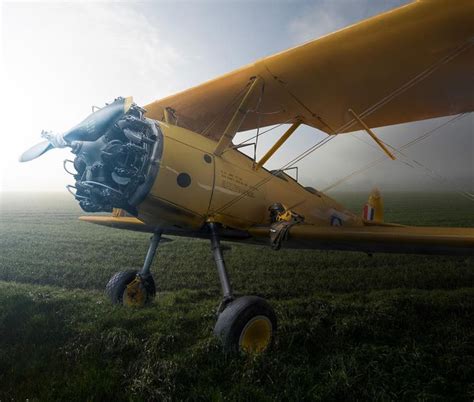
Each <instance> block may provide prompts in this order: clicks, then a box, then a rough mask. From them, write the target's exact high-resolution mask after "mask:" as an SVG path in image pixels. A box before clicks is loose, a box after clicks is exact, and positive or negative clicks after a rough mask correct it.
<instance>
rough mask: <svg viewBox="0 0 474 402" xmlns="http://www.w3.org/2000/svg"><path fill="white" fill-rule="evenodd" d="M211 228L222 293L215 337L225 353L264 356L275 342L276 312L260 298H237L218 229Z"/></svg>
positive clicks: (211, 226) (210, 225)
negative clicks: (233, 290) (261, 354)
mask: <svg viewBox="0 0 474 402" xmlns="http://www.w3.org/2000/svg"><path fill="white" fill-rule="evenodd" d="M209 229H210V231H211V248H212V253H213V256H214V260H215V262H216V266H217V272H218V274H219V279H220V282H221V287H222V293H223V299H222V302H221V304H220V306H219V310H218V313H219V315H218V318H217V322H216V326H215V327H214V334H215V335H216V336H217V337H218V338H219V339H220V340H221V342H222V345H223V347H224V350H225V351H226V352H236V351H240V352H244V353H251V354H253V353H262V352H264V351H266V350H267V349H268V348H269V347H270V346H271V345H272V343H273V341H274V337H275V332H276V329H277V319H276V315H275V312H274V311H273V309H272V307H271V306H270V304H268V302H267V301H266V300H264V299H262V298H261V297H257V296H243V297H239V298H237V299H235V298H234V296H233V293H232V288H231V286H230V281H229V277H228V275H227V270H226V267H225V261H224V258H223V256H222V247H221V245H220V241H219V233H218V227H217V225H216V224H215V223H210V224H209Z"/></svg>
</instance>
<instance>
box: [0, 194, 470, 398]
mask: <svg viewBox="0 0 474 402" xmlns="http://www.w3.org/2000/svg"><path fill="white" fill-rule="evenodd" d="M336 198H337V199H339V200H341V201H342V202H343V203H345V204H346V205H347V206H348V207H350V208H353V209H354V210H359V209H360V207H361V205H362V204H363V203H364V202H365V200H366V195H359V194H355V195H354V194H340V195H338V196H336ZM385 204H386V219H387V221H393V222H399V223H407V224H416V225H451V226H474V214H473V213H472V203H471V202H469V201H467V200H464V199H462V198H459V196H456V195H452V194H425V195H421V194H408V193H397V194H385ZM79 215H81V211H80V210H79V209H78V207H77V206H76V205H75V204H74V202H73V201H72V200H70V199H69V198H67V197H66V196H63V195H54V196H52V195H38V194H36V195H33V194H26V195H25V194H23V195H19V194H16V195H10V196H3V200H2V206H1V216H0V250H1V254H0V400H11V399H13V400H25V399H29V400H30V401H33V400H41V401H53V400H71V401H72V400H78V401H86V400H97V401H99V400H109V401H112V400H113V401H120V400H133V401H145V400H146V401H148V400H160V401H161V400H183V399H190V400H295V401H303V400H322V401H331V400H334V401H342V400H381V401H382V400H440V401H441V400H442V401H444V400H466V401H471V400H472V399H473V398H474V291H473V287H474V260H473V258H462V257H447V256H443V257H436V256H404V255H384V254H377V255H374V256H373V257H371V258H370V257H368V256H366V255H365V254H361V253H342V252H320V251H295V250H280V251H278V252H274V251H272V250H271V249H270V248H266V247H257V246H244V245H239V244H231V246H232V248H231V250H230V251H226V260H227V264H228V268H229V274H230V276H231V278H232V281H233V285H234V287H235V289H236V292H237V294H238V295H245V294H257V295H261V296H263V297H265V298H267V299H268V300H269V301H270V302H271V303H272V305H273V306H274V308H275V310H276V312H277V315H278V318H279V331H278V338H277V342H276V345H275V347H274V349H273V350H272V351H271V353H268V354H266V355H263V356H260V357H246V356H224V355H223V354H222V353H221V350H220V347H219V344H218V343H217V341H216V340H215V339H214V338H213V336H212V329H213V326H214V323H215V309H216V307H217V305H218V303H219V299H220V288H219V283H218V278H217V274H216V272H215V267H214V264H213V261H212V258H211V254H210V247H209V244H208V242H206V241H201V240H190V239H181V238H175V240H174V241H173V242H172V243H167V244H164V245H162V246H160V248H159V251H158V255H157V259H156V260H155V263H154V268H153V271H154V275H155V280H156V282H157V287H158V290H159V294H158V296H157V298H156V299H155V301H154V302H153V304H152V305H151V306H150V307H147V308H144V309H141V310H133V309H132V310H130V309H125V308H120V307H114V306H111V305H109V303H108V302H107V300H106V299H105V297H104V295H103V288H104V286H105V284H106V283H107V281H108V278H109V277H110V276H111V275H112V274H113V273H115V272H116V271H119V270H123V269H128V268H138V267H139V266H140V265H141V263H142V261H143V258H144V255H145V253H146V249H147V246H148V237H149V235H147V234H143V233H134V232H128V231H120V230H115V229H107V228H102V227H98V226H93V225H90V224H87V223H84V222H79V221H78V220H77V219H76V218H77V216H79Z"/></svg>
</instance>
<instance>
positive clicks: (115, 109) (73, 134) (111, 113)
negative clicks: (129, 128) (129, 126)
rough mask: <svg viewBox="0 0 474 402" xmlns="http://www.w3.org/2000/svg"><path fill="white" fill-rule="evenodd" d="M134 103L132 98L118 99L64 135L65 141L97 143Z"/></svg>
mask: <svg viewBox="0 0 474 402" xmlns="http://www.w3.org/2000/svg"><path fill="white" fill-rule="evenodd" d="M132 101H133V99H132V97H128V98H117V99H116V100H115V101H113V102H112V103H111V104H109V105H107V106H104V107H103V108H102V109H99V110H97V111H96V112H94V113H92V114H90V115H89V116H88V117H87V118H86V119H84V120H83V121H81V122H80V123H79V124H78V125H77V126H75V127H73V128H71V129H70V130H69V131H66V132H65V133H64V135H63V138H64V140H65V141H66V142H68V143H69V144H70V143H71V142H72V141H96V140H97V139H99V138H100V137H101V136H102V135H103V134H104V132H105V131H106V130H107V129H108V128H109V127H110V126H111V125H112V124H113V123H115V122H116V121H117V120H118V119H119V118H120V117H122V116H123V115H124V114H125V113H126V112H127V111H128V110H129V109H130V106H131V105H132Z"/></svg>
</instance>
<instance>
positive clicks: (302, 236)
mask: <svg viewBox="0 0 474 402" xmlns="http://www.w3.org/2000/svg"><path fill="white" fill-rule="evenodd" d="M249 233H250V234H251V235H252V236H254V237H267V238H269V236H270V232H269V228H268V227H256V228H253V229H250V230H249ZM287 241H288V245H289V246H291V247H296V248H298V247H299V248H313V249H329V250H352V251H365V252H393V253H415V254H453V255H456V254H458V255H474V229H473V228H440V227H409V226H398V227H395V226H394V227H391V226H362V227H344V226H338V227H334V226H331V227H320V226H314V225H305V224H300V225H295V226H292V227H291V228H290V230H289V234H288V240H287ZM285 244H286V243H284V245H285Z"/></svg>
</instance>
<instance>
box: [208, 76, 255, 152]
mask: <svg viewBox="0 0 474 402" xmlns="http://www.w3.org/2000/svg"><path fill="white" fill-rule="evenodd" d="M261 84H262V85H263V79H262V78H261V77H253V79H252V81H251V84H250V87H249V89H248V90H247V92H246V93H245V95H244V98H243V99H242V101H241V102H240V105H239V106H238V107H237V110H236V111H235V113H234V115H233V116H232V119H231V120H230V122H229V124H228V125H227V127H226V129H225V130H224V133H223V134H222V137H221V139H220V141H219V143H218V144H217V146H216V149H215V150H214V155H216V156H221V155H222V153H223V152H224V151H225V150H226V149H227V148H228V146H229V145H230V144H231V142H232V140H233V139H234V136H235V134H236V133H237V131H238V130H239V128H240V126H241V125H242V122H243V121H244V119H245V116H246V115H247V112H248V109H249V108H248V106H249V103H250V102H251V100H252V99H253V96H252V95H253V94H254V92H255V91H256V90H257V89H258V88H259V87H260V85H261Z"/></svg>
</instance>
